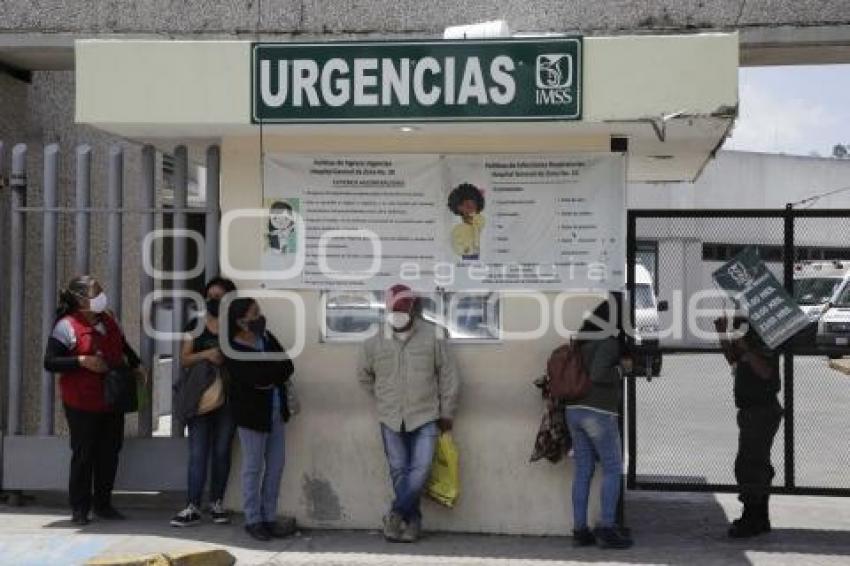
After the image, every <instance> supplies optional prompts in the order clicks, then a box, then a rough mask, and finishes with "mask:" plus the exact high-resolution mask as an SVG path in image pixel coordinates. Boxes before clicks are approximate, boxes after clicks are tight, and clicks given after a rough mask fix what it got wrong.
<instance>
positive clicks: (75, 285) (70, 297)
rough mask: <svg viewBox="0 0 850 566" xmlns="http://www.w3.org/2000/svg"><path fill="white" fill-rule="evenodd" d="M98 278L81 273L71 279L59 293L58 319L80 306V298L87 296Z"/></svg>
mask: <svg viewBox="0 0 850 566" xmlns="http://www.w3.org/2000/svg"><path fill="white" fill-rule="evenodd" d="M96 282H97V280H96V279H95V278H94V277H92V276H91V275H80V276H77V277H74V278H73V279H71V281H70V282H69V283H68V286H67V287H66V288H65V289H62V291H61V292H60V293H59V304H58V305H57V307H56V321H57V322H58V321H59V320H60V319H62V318H64V317H66V316H68V315H69V314H73V313H74V312H76V311H77V310H79V308H80V300H81V299H82V298H84V297H87V296H88V294H89V290H90V289H91V287H92V286H93V285H94V284H95V283H96Z"/></svg>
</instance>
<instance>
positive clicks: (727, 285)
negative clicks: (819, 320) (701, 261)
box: [712, 246, 809, 348]
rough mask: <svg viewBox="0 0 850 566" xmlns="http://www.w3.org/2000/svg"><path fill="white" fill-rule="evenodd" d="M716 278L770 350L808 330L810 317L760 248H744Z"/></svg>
mask: <svg viewBox="0 0 850 566" xmlns="http://www.w3.org/2000/svg"><path fill="white" fill-rule="evenodd" d="M712 276H713V277H714V281H715V282H716V283H717V285H718V286H719V287H720V288H721V289H723V290H724V291H726V292H727V293H728V294H729V295H730V296H731V297H732V298H733V299H735V300H736V301H737V302H738V303H739V305H740V306H741V307H742V308H743V309H744V310H745V311H746V312H747V318H748V320H749V322H750V324H752V325H753V327H754V328H755V331H756V332H758V333H759V336H761V338H762V340H764V343H765V344H767V346H768V347H770V348H776V347H777V346H779V345H781V344H782V343H783V342H785V341H786V340H788V339H789V338H791V337H792V336H793V335H794V334H796V333H797V332H799V331H800V330H802V329H803V328H805V327H806V326H808V324H809V319H808V317H807V316H806V315H805V314H804V313H803V311H802V310H800V307H799V306H797V303H795V302H794V299H793V298H792V297H791V295H789V294H788V292H787V291H786V290H785V289H784V288H783V287H782V284H780V283H779V280H778V279H776V277H775V276H774V275H773V273H771V272H770V271H769V270H768V269H767V266H766V265H765V264H764V262H763V261H762V260H761V259H760V258H759V255H758V251H757V250H756V248H754V247H752V246H748V247H746V248H744V249H743V251H741V252H740V253H739V254H738V255H736V256H735V257H733V258H732V259H731V260H729V261H727V262H726V263H725V264H723V266H721V267H720V269H718V270H717V271H715V272H714V273H713V274H712Z"/></svg>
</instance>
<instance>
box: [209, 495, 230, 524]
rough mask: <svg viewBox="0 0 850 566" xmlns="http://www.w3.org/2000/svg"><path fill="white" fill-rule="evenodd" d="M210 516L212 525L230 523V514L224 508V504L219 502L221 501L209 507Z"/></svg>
mask: <svg viewBox="0 0 850 566" xmlns="http://www.w3.org/2000/svg"><path fill="white" fill-rule="evenodd" d="M210 516H211V517H212V520H213V523H216V524H217V525H226V524H228V523H230V512H229V511H228V510H227V509H225V508H224V504H223V503H222V502H221V499H219V500H218V501H216V502H215V503H213V504H212V507H210Z"/></svg>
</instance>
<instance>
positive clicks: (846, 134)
mask: <svg viewBox="0 0 850 566" xmlns="http://www.w3.org/2000/svg"><path fill="white" fill-rule="evenodd" d="M738 76H739V89H740V91H739V92H740V114H739V117H738V120H737V122H736V125H735V129H734V131H733V132H732V137H731V138H729V139H728V140H726V143H725V144H724V148H726V149H737V150H745V151H763V152H770V153H790V154H796V155H809V154H810V153H812V152H817V153H819V154H820V155H822V156H824V157H828V156H831V155H832V146H833V145H835V144H836V143H843V144H850V65H818V66H806V67H750V68H741V70H740V71H739V75H738Z"/></svg>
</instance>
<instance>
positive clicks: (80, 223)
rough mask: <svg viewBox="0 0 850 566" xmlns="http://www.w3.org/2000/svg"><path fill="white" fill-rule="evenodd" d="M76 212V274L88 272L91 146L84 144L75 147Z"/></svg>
mask: <svg viewBox="0 0 850 566" xmlns="http://www.w3.org/2000/svg"><path fill="white" fill-rule="evenodd" d="M76 193H77V196H76V198H77V201H76V203H77V213H76V215H75V216H76V218H75V220H74V236H75V237H74V240H75V243H74V245H75V246H76V254H75V256H74V271H76V275H83V274H86V273H88V272H89V264H90V260H89V257H90V256H89V253H90V252H89V250H90V246H89V240H90V238H91V230H90V229H89V225H90V221H91V215H90V214H91V213H90V212H89V211H88V208H90V207H91V146H89V145H87V144H84V145H80V146H78V147H77V183H76Z"/></svg>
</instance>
